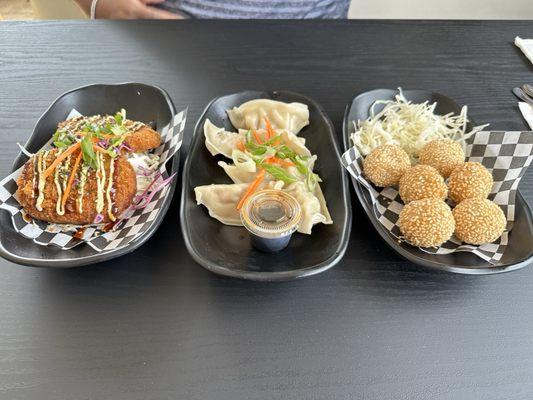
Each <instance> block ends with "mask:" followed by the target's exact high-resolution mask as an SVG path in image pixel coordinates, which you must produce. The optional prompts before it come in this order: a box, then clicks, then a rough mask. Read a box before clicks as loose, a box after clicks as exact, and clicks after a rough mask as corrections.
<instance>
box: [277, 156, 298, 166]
mask: <svg viewBox="0 0 533 400" xmlns="http://www.w3.org/2000/svg"><path fill="white" fill-rule="evenodd" d="M279 163H280V164H281V165H283V166H284V167H294V166H295V165H296V164H294V163H293V162H292V161H287V160H282V159H281V158H280V159H279Z"/></svg>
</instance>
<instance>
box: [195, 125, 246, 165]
mask: <svg viewBox="0 0 533 400" xmlns="http://www.w3.org/2000/svg"><path fill="white" fill-rule="evenodd" d="M204 136H205V147H207V150H209V152H210V153H211V154H212V155H214V156H216V155H217V154H222V155H224V156H226V157H228V158H231V152H232V151H233V149H234V148H235V147H236V146H237V142H239V141H240V140H242V135H240V134H239V133H238V132H228V131H226V130H224V128H219V127H218V126H216V125H214V124H213V123H212V122H211V121H209V119H206V120H205V124H204Z"/></svg>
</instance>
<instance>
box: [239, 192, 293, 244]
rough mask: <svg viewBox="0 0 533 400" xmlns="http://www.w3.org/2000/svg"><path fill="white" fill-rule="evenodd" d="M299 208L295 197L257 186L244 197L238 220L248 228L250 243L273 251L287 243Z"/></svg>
mask: <svg viewBox="0 0 533 400" xmlns="http://www.w3.org/2000/svg"><path fill="white" fill-rule="evenodd" d="M301 218H302V210H301V207H300V204H299V203H298V201H296V199H295V198H294V197H293V196H291V195H290V194H288V193H285V192H283V191H281V190H274V189H267V190H260V191H258V192H256V193H254V194H252V195H251V196H250V197H249V198H248V199H246V201H245V203H244V205H243V207H242V209H241V221H242V223H243V225H244V227H245V228H246V229H247V230H248V231H249V232H250V234H251V240H252V246H254V247H255V248H256V249H258V250H261V251H264V252H268V253H273V252H277V251H280V250H283V249H284V248H285V247H287V245H288V244H289V241H290V239H291V236H292V234H293V233H294V231H296V229H297V228H298V224H299V223H300V219H301Z"/></svg>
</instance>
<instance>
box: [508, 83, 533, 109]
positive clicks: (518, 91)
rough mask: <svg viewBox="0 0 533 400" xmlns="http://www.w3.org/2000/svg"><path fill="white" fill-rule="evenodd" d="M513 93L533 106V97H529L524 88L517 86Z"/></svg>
mask: <svg viewBox="0 0 533 400" xmlns="http://www.w3.org/2000/svg"><path fill="white" fill-rule="evenodd" d="M513 93H514V95H515V96H516V97H518V98H519V99H520V100H522V101H525V102H526V103H528V104H529V105H532V106H533V98H531V97H529V96H528V95H527V94H526V93H525V92H524V91H523V90H522V89H520V88H519V87H515V88H514V89H513Z"/></svg>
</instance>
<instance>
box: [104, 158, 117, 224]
mask: <svg viewBox="0 0 533 400" xmlns="http://www.w3.org/2000/svg"><path fill="white" fill-rule="evenodd" d="M114 172H115V159H114V158H111V159H110V161H109V179H108V181H107V182H108V183H107V190H106V193H105V196H106V199H107V215H108V216H109V219H110V220H111V221H115V219H116V218H115V216H114V215H113V200H112V199H111V189H112V188H113V174H114Z"/></svg>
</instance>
